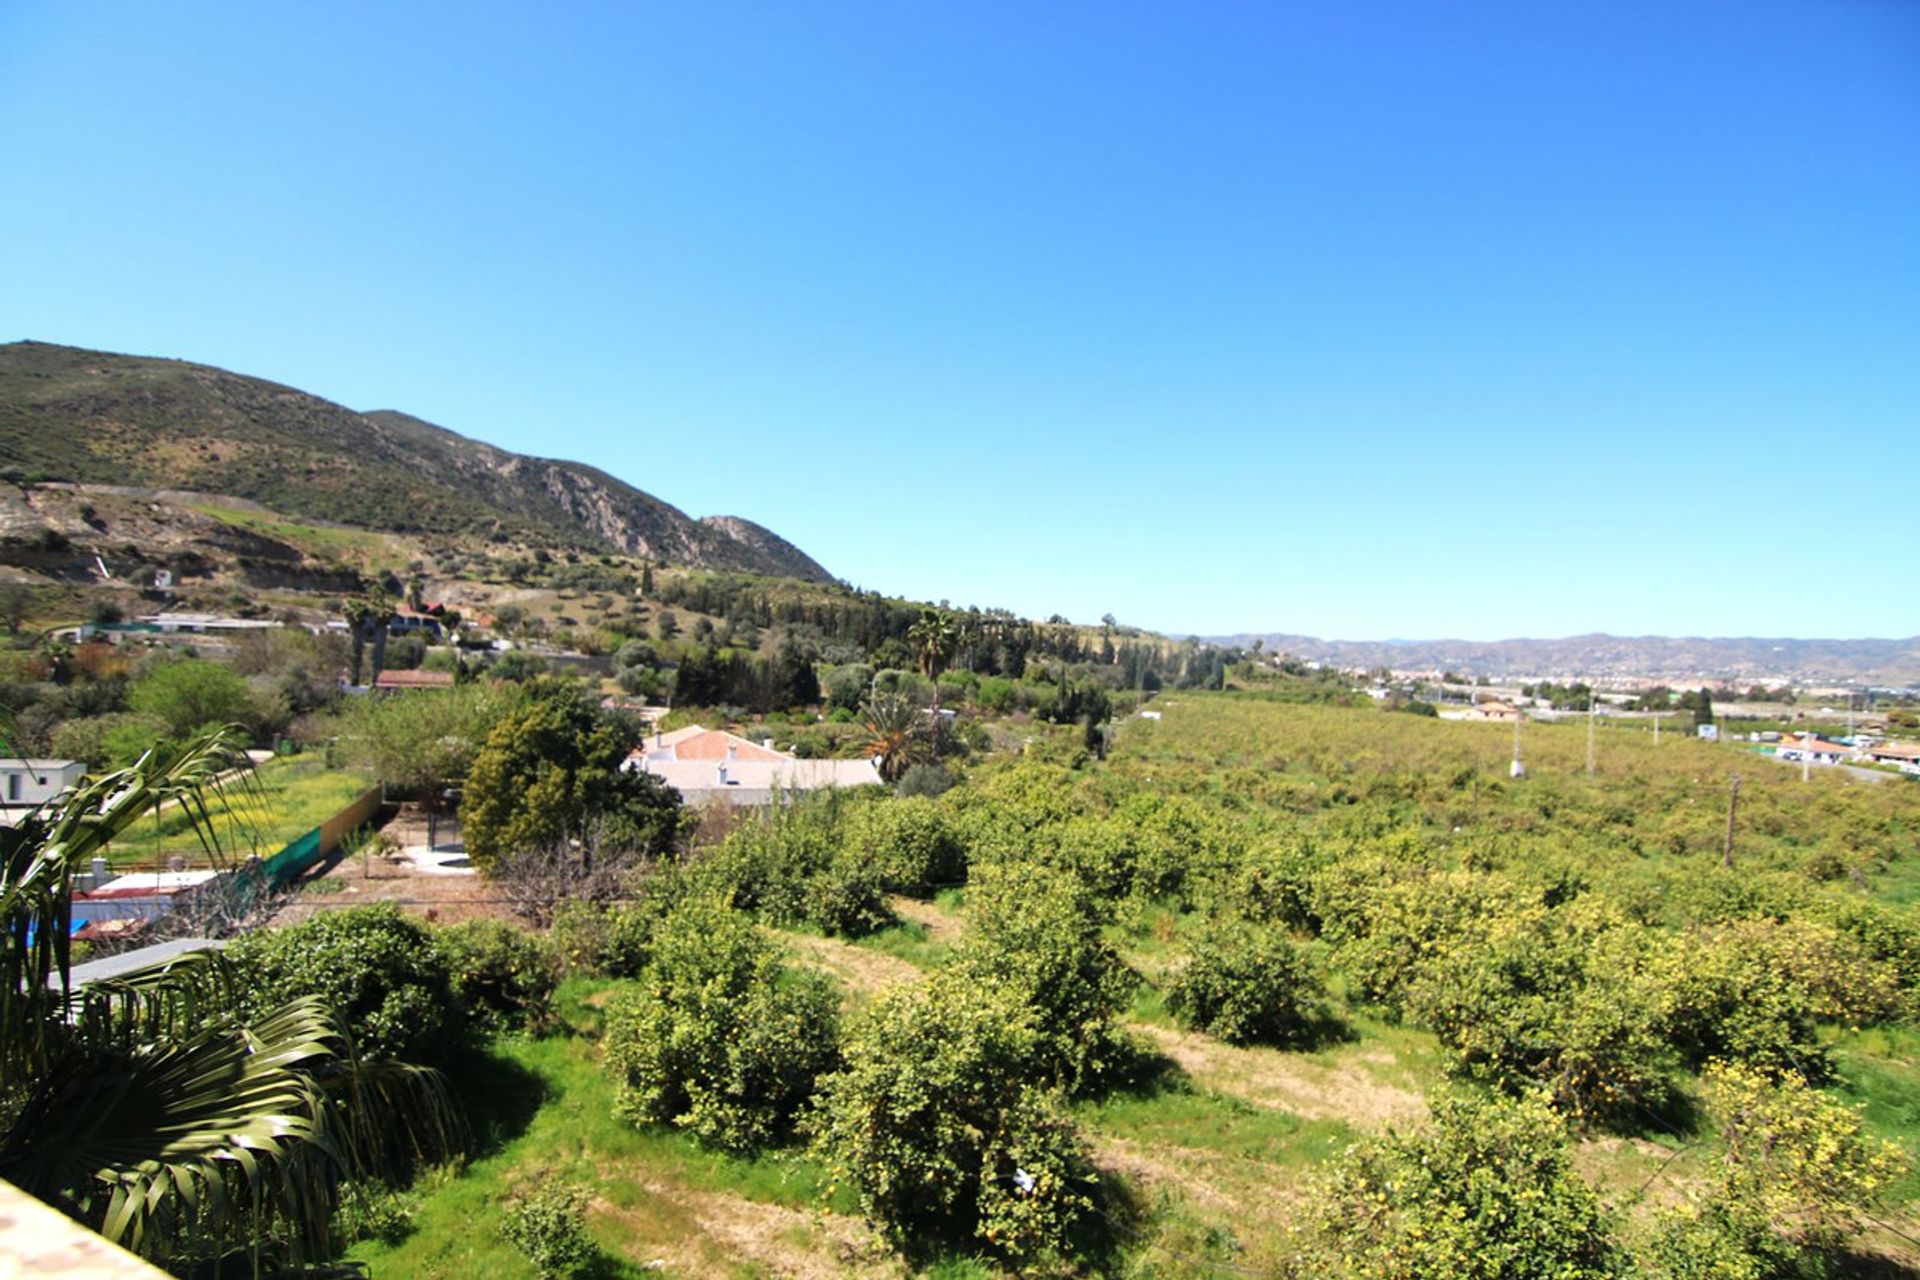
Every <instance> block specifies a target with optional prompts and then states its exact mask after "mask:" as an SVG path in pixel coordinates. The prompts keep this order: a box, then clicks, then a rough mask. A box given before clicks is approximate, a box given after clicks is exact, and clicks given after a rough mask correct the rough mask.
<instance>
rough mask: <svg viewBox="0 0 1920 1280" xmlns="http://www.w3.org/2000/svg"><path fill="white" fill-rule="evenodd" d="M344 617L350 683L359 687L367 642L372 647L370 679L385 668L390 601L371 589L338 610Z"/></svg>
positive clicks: (390, 614) (391, 605)
mask: <svg viewBox="0 0 1920 1280" xmlns="http://www.w3.org/2000/svg"><path fill="white" fill-rule="evenodd" d="M341 612H342V613H343V614H345V615H346V619H347V633H348V634H349V635H351V636H352V637H353V683H354V684H355V685H358V684H359V683H360V662H361V656H362V654H363V653H364V652H365V650H366V646H367V644H368V642H369V641H371V642H372V644H373V678H374V679H375V680H379V679H380V669H381V668H382V667H384V666H386V665H387V624H388V623H390V622H392V621H393V600H392V598H391V597H389V596H388V595H387V593H386V592H385V591H384V590H382V589H381V588H379V587H375V588H374V589H373V590H372V591H369V592H368V593H367V594H366V595H365V596H363V597H361V598H360V599H357V600H349V601H347V603H346V607H345V608H343V609H342V610H341Z"/></svg>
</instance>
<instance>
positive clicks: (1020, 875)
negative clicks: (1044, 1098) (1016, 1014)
mask: <svg viewBox="0 0 1920 1280" xmlns="http://www.w3.org/2000/svg"><path fill="white" fill-rule="evenodd" d="M894 803H895V804H897V805H906V804H910V803H913V802H911V801H905V800H898V801H895V802H894ZM967 892H968V902H967V907H968V916H969V924H970V926H971V927H970V928H969V930H968V933H967V935H966V937H965V938H964V939H963V940H962V942H961V944H960V946H959V948H958V949H957V950H956V951H955V953H954V957H953V960H952V962H951V968H952V970H953V972H954V973H955V974H956V975H958V976H960V977H961V978H963V979H965V980H967V981H969V982H972V983H974V984H976V985H978V986H995V987H999V988H1002V989H1004V990H1006V991H1009V992H1011V993H1013V994H1014V995H1016V996H1017V997H1018V998H1019V999H1021V1000H1023V1001H1025V1002H1026V1004H1027V1005H1028V1007H1029V1008H1031V1009H1032V1010H1033V1012H1034V1027H1035V1030H1036V1031H1037V1032H1038V1033H1039V1039H1038V1040H1037V1042H1036V1054H1035V1059H1034V1062H1033V1064H1032V1070H1033V1072H1034V1073H1035V1077H1036V1078H1037V1079H1039V1080H1041V1081H1044V1082H1046V1083H1048V1084H1052V1085H1058V1086H1060V1087H1062V1088H1065V1089H1069V1090H1074V1089H1082V1088H1085V1087H1087V1086H1090V1085H1091V1084H1093V1083H1094V1082H1095V1081H1096V1080H1098V1079H1099V1078H1101V1077H1102V1076H1104V1075H1106V1074H1107V1073H1109V1072H1111V1071H1113V1070H1114V1069H1115V1068H1117V1067H1119V1066H1120V1065H1121V1064H1122V1063H1123V1062H1124V1061H1125V1060H1126V1058H1127V1057H1128V1056H1129V1054H1128V1045H1127V1041H1126V1037H1125V1035H1124V1033H1123V1032H1122V1031H1121V1030H1120V1026H1119V1023H1118V1021H1117V1017H1118V1014H1119V1011H1120V1009H1121V1008H1122V1007H1123V1006H1124V1005H1125V1003H1126V1001H1127V998H1128V996H1129V995H1130V993H1131V991H1132V988H1133V985H1134V980H1133V977H1132V975H1131V974H1130V973H1129V972H1128V970H1127V968H1126V966H1125V965H1124V964H1123V963H1122V962H1121V960H1120V957H1119V955H1118V953H1116V952H1115V951H1114V949H1113V947H1112V946H1111V945H1110V944H1109V943H1108V942H1107V940H1106V938H1105V936H1104V935H1103V933H1102V924H1103V913H1102V911H1101V908H1100V904H1099V903H1098V902H1097V901H1096V900H1095V899H1094V897H1093V895H1092V894H1091V893H1090V892H1089V891H1088V890H1087V888H1086V887H1085V886H1084V885H1083V884H1082V883H1081V882H1080V881H1079V880H1078V879H1077V878H1076V877H1074V876H1073V875H1071V874H1070V873H1068V872H1065V871H1060V870H1056V869H1054V868H1052V867H1046V866H1040V865H1035V864H1027V865H1024V866H995V867H991V868H981V869H979V870H978V871H977V872H976V873H975V874H974V876H973V879H972V883H971V884H970V885H969V887H968V891H967Z"/></svg>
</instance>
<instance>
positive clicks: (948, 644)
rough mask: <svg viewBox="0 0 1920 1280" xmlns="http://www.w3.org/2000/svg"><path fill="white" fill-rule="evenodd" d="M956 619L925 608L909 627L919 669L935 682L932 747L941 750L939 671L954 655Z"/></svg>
mask: <svg viewBox="0 0 1920 1280" xmlns="http://www.w3.org/2000/svg"><path fill="white" fill-rule="evenodd" d="M954 641H955V634H954V629H953V620H952V619H951V618H949V617H947V615H946V614H945V613H943V612H941V611H940V610H938V609H922V610H921V611H920V620H919V621H918V622H916V623H914V624H913V625H912V626H910V627H908V628H907V643H908V644H909V645H911V646H912V647H913V656H914V658H915V659H916V660H917V661H918V662H919V664H920V673H921V674H922V675H924V676H926V678H927V681H928V683H930V684H932V685H933V720H932V723H933V749H934V754H935V755H938V754H939V753H940V673H941V672H942V671H945V670H946V669H947V662H948V661H949V660H950V659H951V658H952V657H953V646H954Z"/></svg>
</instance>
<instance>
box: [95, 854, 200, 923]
mask: <svg viewBox="0 0 1920 1280" xmlns="http://www.w3.org/2000/svg"><path fill="white" fill-rule="evenodd" d="M219 874H220V873H219V872H217V871H213V870H210V869H205V868H203V869H201V870H198V871H134V872H129V873H128V874H126V875H120V876H114V877H112V878H111V879H109V880H106V881H105V882H104V883H101V884H100V885H99V886H98V887H96V888H93V889H88V890H85V891H81V892H76V893H75V894H74V895H73V921H74V923H75V924H76V925H82V926H87V925H93V926H99V925H104V924H109V923H112V922H120V921H147V920H157V919H159V918H160V917H161V916H163V915H166V914H167V913H168V912H169V911H171V910H173V905H174V903H173V900H174V899H175V898H176V897H178V896H179V895H180V894H183V893H188V892H190V891H192V890H194V889H198V888H199V887H200V886H201V885H203V884H205V883H207V881H209V880H211V879H213V878H214V877H215V876H217V875H219Z"/></svg>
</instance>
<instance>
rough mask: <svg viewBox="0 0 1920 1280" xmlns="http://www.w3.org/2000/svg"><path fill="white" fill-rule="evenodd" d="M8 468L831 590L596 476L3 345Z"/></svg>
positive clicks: (404, 429)
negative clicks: (602, 551)
mask: <svg viewBox="0 0 1920 1280" xmlns="http://www.w3.org/2000/svg"><path fill="white" fill-rule="evenodd" d="M0 468H4V471H5V473H6V474H8V475H10V476H11V477H12V478H14V479H19V480H70V481H76V482H81V483H90V484H116V485H141V486H152V487H157V488H168V489H184V490H193V491H197V492H201V493H220V494H231V495H234V496H236V497H241V498H246V499H249V500H251V501H255V502H259V503H263V504H265V505H267V506H269V507H272V508H273V509H274V510H277V511H281V512H284V513H286V514H288V515H294V516H306V517H311V518H316V519H321V520H331V521H338V522H341V523H345V524H353V525H360V526H363V527H366V528H372V529H387V530H394V531H399V532H414V531H432V532H443V533H455V532H486V531H490V530H495V529H498V530H503V531H506V532H508V533H511V534H517V535H532V536H536V537H542V538H545V539H548V540H552V541H556V542H571V543H576V544H579V545H583V546H600V547H609V548H617V549H619V550H622V551H627V552H632V553H636V554H640V555H648V556H653V557H656V558H658V559H661V560H665V561H669V562H671V563H676V564H686V565H693V566H696V567H701V568H711V569H733V570H741V571H746V572H751V573H763V574H768V575H772V576H776V577H792V578H809V579H814V580H820V581H826V580H830V579H831V576H832V575H830V574H829V573H828V572H827V571H826V570H825V569H824V568H822V567H821V566H820V564H819V563H818V562H816V561H815V560H813V559H812V558H811V557H809V556H807V555H806V554H805V553H804V552H802V551H801V550H800V549H799V548H797V547H795V546H794V545H793V544H792V543H790V542H787V541H786V540H785V539H783V538H780V537H778V536H777V535H775V534H773V533H771V532H769V531H767V530H765V529H763V528H761V527H760V526H758V525H755V524H752V523H750V522H749V521H746V520H741V519H739V518H737V517H731V516H718V517H711V518H708V519H705V520H695V519H692V518H691V517H689V516H687V515H686V514H685V513H684V512H682V511H680V510H678V509H677V508H675V507H673V506H671V505H669V504H667V503H665V502H662V501H661V500H660V499H658V498H656V497H654V496H652V495H651V494H648V493H645V492H643V491H642V490H639V489H636V488H634V487H633V486H632V485H629V484H627V483H625V482H624V481H621V480H618V479H615V478H614V477H613V476H610V475H607V474H606V473H605V472H603V471H599V470H596V469H595V468H593V467H588V466H583V465H581V464H579V463H574V462H562V461H555V460H552V459H547V458H532V457H526V456H524V455H521V454H516V453H510V452H508V451H507V450H504V449H498V448H495V447H494V446H492V445H489V444H485V443H482V442H480V441H478V440H470V439H468V438H466V437H465V436H462V435H459V434H457V433H455V432H452V431H449V430H447V429H445V428H444V427H438V426H435V425H433V424H432V423H429V422H423V421H421V420H420V419H418V418H414V417H410V416H409V415H407V414H403V413H397V412H393V411H390V410H381V411H376V412H373V413H356V412H354V411H353V410H351V409H347V408H344V407H343V406H341V405H337V404H334V403H332V402H331V401H328V400H323V399H321V398H319V397H318V396H311V395H308V394H306V393H304V392H301V391H297V390H295V389H293V388H291V387H284V386H280V385H278V384H276V383H271V382H265V381H262V380H261V379H258V378H249V377H244V376H242V375H239V374H234V373H229V372H227V371H225V370H223V369H215V368H212V367H210V366H206V365H196V364H188V363H186V362H184V361H178V360H161V359H151V358H146V357H139V356H122V355H112V354H108V353H105V352H98V351H87V350H82V349H79V348H74V347H60V346H53V345H49V344H47V343H38V342H17V343H11V344H6V345H0Z"/></svg>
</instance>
